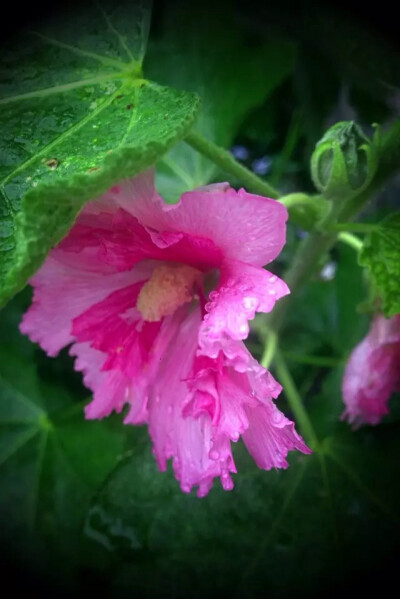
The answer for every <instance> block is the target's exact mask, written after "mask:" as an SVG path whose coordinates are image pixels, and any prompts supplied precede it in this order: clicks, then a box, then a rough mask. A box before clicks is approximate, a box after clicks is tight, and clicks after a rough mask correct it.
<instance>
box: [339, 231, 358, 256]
mask: <svg viewBox="0 0 400 599" xmlns="http://www.w3.org/2000/svg"><path fill="white" fill-rule="evenodd" d="M338 240H339V241H342V242H343V243H346V244H347V245H349V246H350V247H352V248H353V250H356V252H359V251H360V250H361V248H362V246H363V245H364V244H363V242H362V241H361V239H359V238H358V237H356V236H355V235H352V234H351V233H345V232H344V231H343V232H342V233H339V235H338Z"/></svg>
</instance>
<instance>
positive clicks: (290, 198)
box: [278, 193, 320, 210]
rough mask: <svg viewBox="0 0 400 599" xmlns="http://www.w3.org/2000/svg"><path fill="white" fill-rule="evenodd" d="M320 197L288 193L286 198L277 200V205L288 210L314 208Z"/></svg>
mask: <svg viewBox="0 0 400 599" xmlns="http://www.w3.org/2000/svg"><path fill="white" fill-rule="evenodd" d="M319 199H320V196H318V195H313V196H310V195H307V194H306V193H289V194H288V195H286V196H283V197H281V198H279V200H278V201H279V203H280V204H283V206H285V207H286V208H287V209H288V210H290V208H293V206H310V207H311V208H315V206H316V204H318V202H319Z"/></svg>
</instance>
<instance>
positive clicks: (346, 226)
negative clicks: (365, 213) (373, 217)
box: [330, 223, 380, 233]
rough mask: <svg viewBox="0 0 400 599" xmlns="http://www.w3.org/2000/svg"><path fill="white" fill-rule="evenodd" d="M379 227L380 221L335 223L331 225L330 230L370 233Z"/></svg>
mask: <svg viewBox="0 0 400 599" xmlns="http://www.w3.org/2000/svg"><path fill="white" fill-rule="evenodd" d="M379 227H380V225H379V223H376V224H373V223H335V224H334V225H332V226H331V228H330V230H331V231H332V232H341V231H344V232H347V231H353V232H354V233H370V232H371V231H374V230H376V229H378V228H379Z"/></svg>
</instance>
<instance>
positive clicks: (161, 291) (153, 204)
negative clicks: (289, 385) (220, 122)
mask: <svg viewBox="0 0 400 599" xmlns="http://www.w3.org/2000/svg"><path fill="white" fill-rule="evenodd" d="M286 219H287V213H286V209H285V208H284V207H283V206H282V205H280V204H279V203H277V202H275V201H274V200H269V199H266V198H262V197H259V196H255V195H251V194H248V193H246V192H245V191H244V190H240V191H239V192H236V191H235V190H233V189H231V188H230V187H229V186H228V185H227V184H218V185H210V186H208V187H204V188H200V189H197V190H195V191H192V192H188V193H185V194H183V195H182V197H181V200H180V202H179V204H177V205H174V206H166V205H165V204H164V203H163V202H162V200H161V198H160V197H159V196H158V195H157V193H156V191H155V189H154V185H153V177H152V173H151V172H146V173H143V174H141V175H140V176H138V177H136V178H134V179H132V180H125V181H123V182H122V183H121V184H120V185H118V186H115V187H112V188H111V189H110V190H109V191H108V192H107V193H106V194H104V195H103V196H102V197H101V198H99V199H98V200H96V201H93V202H90V203H89V204H87V205H86V206H85V208H84V210H83V211H82V212H81V214H80V215H79V217H78V219H77V221H76V224H75V225H74V227H73V228H72V230H71V231H70V232H69V234H68V235H67V237H66V238H65V239H64V240H63V241H62V242H61V243H60V244H59V245H58V246H57V247H56V248H55V249H54V250H52V251H51V252H50V254H49V256H48V258H47V259H46V261H45V263H44V264H43V266H42V267H41V269H40V270H39V271H38V272H37V273H36V275H35V276H34V277H33V279H32V281H31V284H32V285H33V287H34V297H33V304H32V306H31V307H30V309H29V310H28V312H27V313H26V314H25V315H24V318H23V321H22V323H21V331H22V332H23V333H25V334H27V335H28V336H29V337H30V339H32V340H33V341H36V342H38V343H39V344H40V345H41V347H42V348H43V349H44V350H46V352H47V353H48V354H49V355H50V356H54V355H56V354H57V353H58V352H59V351H60V349H61V348H62V347H64V346H65V345H68V344H72V345H71V349H70V353H71V354H72V355H73V356H75V357H76V361H75V368H76V369H77V370H80V371H82V372H83V375H84V382H85V385H86V386H87V387H89V388H90V389H92V391H93V400H92V402H91V403H90V404H89V405H88V406H87V407H86V417H87V418H102V417H104V416H106V415H108V414H110V412H112V411H113V410H116V411H117V412H119V411H120V410H122V408H123V407H124V406H125V405H127V406H128V410H127V412H126V416H125V419H124V422H125V423H128V424H140V423H147V424H148V427H149V432H150V436H151V438H152V441H153V448H154V449H153V453H154V455H155V458H156V460H157V464H158V466H159V468H160V469H161V470H165V468H166V461H167V460H168V459H169V458H172V463H173V469H174V473H175V476H176V478H177V479H178V480H179V481H180V484H181V488H182V490H183V491H185V492H188V491H190V489H191V488H192V487H193V486H194V485H197V486H198V491H197V494H198V495H199V496H203V495H206V494H207V493H208V491H209V489H210V487H211V485H212V481H213V478H214V477H216V476H219V477H220V479H221V483H222V486H223V488H224V489H231V488H232V487H233V483H232V479H231V473H233V472H236V468H235V464H234V461H233V457H232V453H231V443H230V442H231V441H237V440H238V439H239V437H240V435H241V436H242V439H243V441H244V443H245V444H246V446H247V449H248V451H249V452H250V454H251V455H252V456H253V458H254V460H255V462H256V463H257V465H258V466H259V467H260V468H264V469H266V470H268V469H270V468H273V467H274V468H286V467H287V465H288V464H287V461H286V455H287V453H288V451H289V450H291V449H298V450H299V451H302V452H303V453H309V450H308V448H307V447H306V446H305V444H304V442H303V441H302V439H301V437H300V436H299V435H298V434H297V433H296V431H295V429H294V424H293V422H291V421H290V420H288V419H287V418H285V416H284V415H283V414H282V413H281V412H280V411H279V410H278V409H277V408H276V406H275V404H274V403H273V401H272V398H276V397H277V396H278V395H279V393H280V391H281V386H280V385H279V384H278V383H277V382H276V381H275V380H274V379H273V377H272V376H271V375H270V373H269V372H268V371H267V370H265V369H264V368H262V367H261V366H260V365H259V364H258V363H257V362H256V360H254V359H253V357H252V356H251V354H250V353H249V352H248V350H247V349H246V347H245V345H244V343H243V339H245V338H246V337H247V336H248V334H249V325H248V321H249V320H250V319H252V318H254V315H255V313H256V312H257V311H261V312H269V311H270V310H272V308H273V306H274V303H275V301H276V300H278V299H279V298H280V297H282V296H284V295H286V294H287V293H289V290H288V288H287V286H286V284H285V283H284V282H283V281H282V280H280V279H279V278H278V277H277V276H275V275H273V274H271V273H270V272H268V271H267V270H264V269H263V268H262V266H263V265H264V264H265V263H267V262H270V261H271V260H273V259H274V258H275V257H276V256H277V255H278V254H279V252H280V251H281V249H282V246H283V245H284V243H285V221H286Z"/></svg>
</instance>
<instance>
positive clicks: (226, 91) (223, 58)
mask: <svg viewBox="0 0 400 599" xmlns="http://www.w3.org/2000/svg"><path fill="white" fill-rule="evenodd" d="M249 35H253V38H252V39H251V40H250V42H251V43H248V40H247V39H246V37H245V34H244V32H243V28H242V30H241V29H240V28H239V26H238V23H237V22H235V20H234V18H233V15H232V9H231V6H230V3H225V4H222V5H221V6H220V5H219V6H218V9H216V8H215V3H213V2H207V3H206V5H204V3H202V4H201V6H197V7H195V6H193V5H190V8H189V5H186V6H184V5H181V6H177V5H175V6H174V5H172V6H171V7H169V10H168V12H167V14H166V23H164V34H163V37H161V38H160V39H155V40H154V41H152V42H151V43H150V44H149V49H148V54H147V56H146V60H145V66H146V68H147V70H148V72H149V73H150V75H151V77H152V78H153V79H155V80H156V81H159V82H160V83H164V84H166V85H172V86H174V87H176V88H178V89H187V90H190V91H193V92H195V93H197V94H198V95H199V96H200V98H201V101H202V109H201V111H200V114H199V118H198V119H197V121H196V127H195V128H196V130H197V131H198V132H199V133H201V134H202V135H203V136H204V137H206V138H207V139H209V140H210V141H213V142H215V143H216V144H218V145H221V146H222V147H225V148H226V147H229V145H230V144H231V143H232V142H233V140H234V137H235V135H236V134H237V131H238V128H239V126H240V125H241V123H242V122H243V120H244V119H245V117H246V116H247V115H248V114H249V113H250V111H251V110H252V109H254V108H256V107H257V106H259V105H261V104H262V103H263V101H264V100H265V99H266V98H267V97H268V96H269V95H270V94H271V93H272V92H273V91H274V90H275V89H276V87H278V85H279V84H280V83H282V81H284V79H285V78H286V77H287V76H288V75H289V74H290V73H291V71H292V69H293V66H294V62H295V48H294V46H293V44H291V43H289V42H287V41H284V40H281V39H275V38H271V39H269V40H268V42H266V41H264V40H263V41H262V42H261V41H260V39H258V38H257V37H256V36H254V34H249ZM217 173H218V170H217V168H216V167H215V165H214V164H213V163H211V162H210V161H208V160H207V159H206V158H204V157H203V156H201V155H200V154H198V153H197V152H195V151H194V150H193V149H192V148H190V147H188V146H187V145H186V144H184V143H180V144H177V145H176V146H175V147H174V148H173V149H172V150H171V151H170V152H169V153H168V154H167V155H166V156H165V157H164V158H163V159H162V160H161V161H160V162H159V164H158V168H157V188H158V190H159V191H160V193H161V195H162V196H163V198H164V199H166V201H168V202H176V201H177V200H178V198H179V196H180V194H181V193H182V192H183V191H185V190H188V189H192V188H194V187H197V186H199V185H204V184H206V183H209V182H210V181H211V180H213V178H214V177H215V176H216V174H217ZM222 176H223V175H222Z"/></svg>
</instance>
